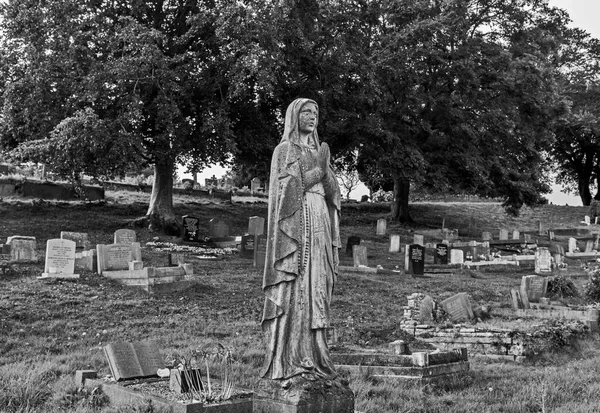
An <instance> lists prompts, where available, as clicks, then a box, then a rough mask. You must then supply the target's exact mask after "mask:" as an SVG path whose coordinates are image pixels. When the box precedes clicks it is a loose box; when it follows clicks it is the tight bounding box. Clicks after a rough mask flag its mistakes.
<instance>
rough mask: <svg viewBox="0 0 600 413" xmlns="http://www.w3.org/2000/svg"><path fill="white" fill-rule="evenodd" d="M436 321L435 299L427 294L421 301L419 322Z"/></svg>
mask: <svg viewBox="0 0 600 413" xmlns="http://www.w3.org/2000/svg"><path fill="white" fill-rule="evenodd" d="M432 321H435V301H433V298H431V297H430V296H428V295H426V296H425V298H423V299H422V300H421V302H420V303H419V323H421V324H422V323H431V322H432Z"/></svg>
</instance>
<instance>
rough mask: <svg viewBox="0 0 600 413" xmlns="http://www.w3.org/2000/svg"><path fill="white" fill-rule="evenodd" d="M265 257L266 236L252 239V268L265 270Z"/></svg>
mask: <svg viewBox="0 0 600 413" xmlns="http://www.w3.org/2000/svg"><path fill="white" fill-rule="evenodd" d="M266 257H267V236H266V235H264V234H263V235H257V236H256V238H255V239H254V266H255V267H258V268H260V269H261V270H262V269H263V268H265V260H266Z"/></svg>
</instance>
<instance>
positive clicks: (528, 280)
mask: <svg viewBox="0 0 600 413" xmlns="http://www.w3.org/2000/svg"><path fill="white" fill-rule="evenodd" d="M547 290H548V278H546V277H542V276H539V275H524V276H523V278H521V294H523V292H525V293H526V294H527V300H528V301H529V302H530V303H537V302H539V301H540V298H542V297H545V296H546V292H547Z"/></svg>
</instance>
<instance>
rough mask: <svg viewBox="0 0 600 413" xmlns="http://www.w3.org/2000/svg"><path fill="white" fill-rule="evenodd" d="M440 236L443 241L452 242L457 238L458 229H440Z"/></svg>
mask: <svg viewBox="0 0 600 413" xmlns="http://www.w3.org/2000/svg"><path fill="white" fill-rule="evenodd" d="M441 236H442V239H443V240H446V241H448V242H452V241H454V240H456V239H457V238H458V229H450V228H442V230H441Z"/></svg>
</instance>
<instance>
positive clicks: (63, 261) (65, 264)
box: [42, 238, 79, 278]
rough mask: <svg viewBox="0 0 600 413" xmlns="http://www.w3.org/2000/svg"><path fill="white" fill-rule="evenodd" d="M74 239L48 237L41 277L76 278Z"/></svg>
mask: <svg viewBox="0 0 600 413" xmlns="http://www.w3.org/2000/svg"><path fill="white" fill-rule="evenodd" d="M75 245H76V244H75V241H71V240H68V239H58V238H55V239H49V240H48V241H47V242H46V264H45V266H44V273H43V274H42V277H59V278H77V277H79V275H78V274H74V272H75V249H76V246H75Z"/></svg>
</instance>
